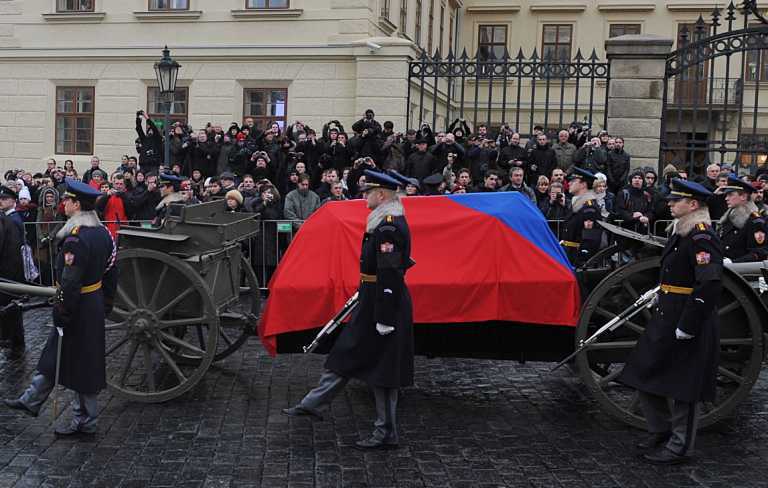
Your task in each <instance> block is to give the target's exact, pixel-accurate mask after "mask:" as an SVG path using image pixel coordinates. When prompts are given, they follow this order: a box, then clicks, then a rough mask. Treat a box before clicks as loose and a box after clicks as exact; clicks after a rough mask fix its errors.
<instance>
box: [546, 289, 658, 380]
mask: <svg viewBox="0 0 768 488" xmlns="http://www.w3.org/2000/svg"><path fill="white" fill-rule="evenodd" d="M660 290H661V285H659V286H657V287H656V288H653V289H651V290H648V291H647V292H645V293H643V294H642V295H640V298H638V299H637V300H635V303H633V304H632V305H630V306H629V307H628V308H626V309H625V310H624V311H623V312H621V313H620V314H619V315H617V316H615V317H614V318H612V319H611V320H610V321H608V322H607V323H606V324H605V325H603V326H602V327H600V328H599V329H597V331H596V332H595V333H594V334H592V335H591V336H589V337H588V338H586V339H583V340H581V341H580V342H579V347H578V348H577V349H576V350H575V351H573V352H572V353H571V354H569V355H568V357H567V358H565V359H563V360H562V361H560V362H559V363H557V364H556V365H555V367H554V368H552V369H551V370H550V371H549V372H550V373H554V372H555V371H557V370H558V369H560V367H561V366H563V365H564V364H565V363H567V362H568V361H570V360H571V359H573V358H575V357H576V356H578V355H579V353H581V352H582V351H583V350H585V349H586V348H587V347H589V346H590V344H592V343H593V342H595V341H596V340H597V339H598V338H599V337H600V336H601V335H603V334H604V333H606V332H610V331H614V330H616V329H618V328H619V327H621V326H622V325H623V324H625V323H626V322H627V321H628V320H629V319H631V318H632V317H634V316H635V315H637V314H638V313H640V312H641V311H642V310H643V309H646V308H651V307H652V306H653V305H654V304H655V303H656V297H657V296H658V294H659V291H660Z"/></svg>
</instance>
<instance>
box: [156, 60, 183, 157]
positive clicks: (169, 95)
mask: <svg viewBox="0 0 768 488" xmlns="http://www.w3.org/2000/svg"><path fill="white" fill-rule="evenodd" d="M179 68H181V65H180V64H179V63H177V62H176V60H174V59H173V58H172V57H171V51H170V50H169V49H168V46H165V49H163V57H162V59H160V61H158V62H157V63H155V76H156V77H157V84H158V86H159V87H160V97H161V98H162V99H163V101H164V102H165V103H166V109H165V116H164V117H163V136H164V137H163V139H164V141H165V143H164V144H163V146H164V147H165V157H164V159H163V161H164V164H165V167H166V168H170V166H171V145H170V143H169V140H168V139H169V138H170V133H169V129H170V125H171V122H170V116H171V104H172V103H173V93H174V92H175V91H176V80H177V79H178V77H179Z"/></svg>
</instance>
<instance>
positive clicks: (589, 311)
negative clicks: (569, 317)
mask: <svg viewBox="0 0 768 488" xmlns="http://www.w3.org/2000/svg"><path fill="white" fill-rule="evenodd" d="M659 268H660V259H659V258H651V259H645V260H642V261H637V262H635V263H632V264H630V265H627V266H624V267H622V268H620V269H618V270H616V271H614V272H613V273H611V274H610V275H609V276H608V277H607V278H605V280H603V281H602V282H601V283H600V284H599V285H598V286H597V287H596V288H595V289H594V290H593V291H592V293H591V294H590V295H589V297H588V298H587V300H586V302H585V303H584V306H583V308H582V312H581V317H580V319H579V324H578V326H577V329H576V344H577V345H578V344H579V342H580V341H581V340H584V339H586V338H587V337H589V336H590V335H592V334H593V333H594V332H595V331H596V330H597V329H598V328H599V327H600V326H601V325H603V324H605V323H606V322H607V321H609V320H610V319H612V318H613V317H615V316H616V315H618V313H619V312H621V311H622V310H624V309H626V308H627V307H628V306H629V305H631V304H632V303H633V302H634V301H635V300H636V299H637V298H638V297H639V296H640V294H642V293H645V292H646V291H648V290H649V289H651V288H653V287H654V286H656V285H657V284H658V277H659ZM737 280H738V278H736V277H733V276H731V275H730V274H728V273H725V274H724V275H723V292H722V294H721V296H720V301H719V304H718V307H719V309H718V314H719V316H720V364H719V368H718V375H717V396H716V400H715V402H714V403H705V404H704V405H703V407H702V416H701V419H700V425H701V426H702V427H704V426H707V425H711V424H713V423H715V422H717V421H718V420H720V419H722V418H723V417H725V416H727V415H729V414H730V413H731V412H733V410H734V409H735V408H736V406H737V405H738V404H739V403H740V402H741V401H742V400H743V399H744V398H746V396H747V395H749V392H750V390H751V389H752V386H753V385H754V383H755V381H757V378H758V375H759V373H760V366H761V360H762V350H763V349H762V347H763V346H762V327H761V324H760V316H759V313H758V310H757V308H756V307H755V305H754V303H753V302H752V300H751V299H750V297H749V296H747V294H746V293H745V291H744V289H743V288H742V287H741V286H740V284H739V283H738V281H737ZM650 318H651V311H650V310H644V311H643V312H641V313H639V314H638V315H635V316H634V317H633V318H632V320H631V321H630V322H628V323H626V324H625V325H623V326H621V327H619V328H618V329H616V330H615V331H613V332H608V333H606V334H605V335H604V336H602V337H601V338H600V339H599V340H598V341H597V342H596V343H594V344H592V345H591V346H590V347H589V348H588V349H587V351H586V352H584V353H582V354H580V355H579V356H577V359H576V364H577V366H578V370H579V376H580V377H581V379H582V381H583V382H584V384H585V385H586V386H587V388H588V389H589V391H590V392H591V393H592V395H593V396H594V397H595V398H596V399H597V401H598V403H599V404H600V406H601V407H602V408H603V410H605V411H606V412H608V413H609V414H610V415H612V416H613V417H615V418H617V419H619V420H621V421H623V422H625V423H627V424H630V425H634V426H636V427H645V419H644V417H643V415H642V412H641V411H640V408H639V398H638V393H637V391H636V390H635V389H634V388H630V387H627V386H625V385H622V384H620V383H617V382H615V381H614V380H615V379H616V377H618V375H619V374H620V373H621V371H622V369H623V368H624V363H625V361H626V358H627V356H628V355H629V353H630V352H631V351H632V349H633V348H634V347H635V344H636V342H637V339H638V338H639V337H640V335H641V334H642V333H643V331H644V330H645V327H646V325H647V323H648V321H649V320H650Z"/></svg>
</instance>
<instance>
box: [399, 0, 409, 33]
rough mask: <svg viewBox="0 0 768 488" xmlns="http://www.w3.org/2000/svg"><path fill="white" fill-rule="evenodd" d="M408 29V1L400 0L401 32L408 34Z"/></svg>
mask: <svg viewBox="0 0 768 488" xmlns="http://www.w3.org/2000/svg"><path fill="white" fill-rule="evenodd" d="M407 29H408V0H400V32H401V33H402V34H406V35H407V32H406V30H407Z"/></svg>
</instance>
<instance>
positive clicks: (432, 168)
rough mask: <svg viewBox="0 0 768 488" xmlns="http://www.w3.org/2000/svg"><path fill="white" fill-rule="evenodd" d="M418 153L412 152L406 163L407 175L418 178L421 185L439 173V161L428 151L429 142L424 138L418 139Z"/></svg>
mask: <svg viewBox="0 0 768 488" xmlns="http://www.w3.org/2000/svg"><path fill="white" fill-rule="evenodd" d="M415 142H416V151H415V152H412V153H411V155H410V156H408V159H407V160H406V161H405V175H406V176H408V177H410V178H416V179H417V180H419V183H421V182H422V181H424V178H426V177H427V176H429V175H431V174H432V173H436V172H437V165H438V163H437V160H436V159H435V156H434V155H433V154H432V153H431V152H429V151H427V140H426V139H424V138H423V137H419V138H418V139H416V141H415Z"/></svg>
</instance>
